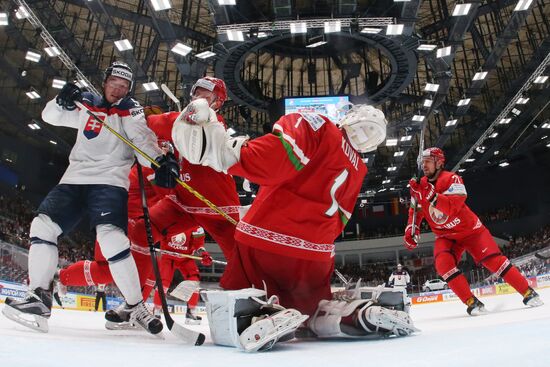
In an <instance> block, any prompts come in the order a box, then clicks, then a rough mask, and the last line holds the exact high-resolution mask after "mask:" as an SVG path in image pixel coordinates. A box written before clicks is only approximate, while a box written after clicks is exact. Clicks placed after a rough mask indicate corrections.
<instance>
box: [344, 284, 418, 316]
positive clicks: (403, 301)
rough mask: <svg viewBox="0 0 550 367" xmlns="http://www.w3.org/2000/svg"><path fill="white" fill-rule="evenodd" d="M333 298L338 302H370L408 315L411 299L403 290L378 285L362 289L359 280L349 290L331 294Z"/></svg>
mask: <svg viewBox="0 0 550 367" xmlns="http://www.w3.org/2000/svg"><path fill="white" fill-rule="evenodd" d="M333 298H334V299H338V300H356V299H363V300H371V301H373V302H374V303H376V304H377V305H379V306H383V307H386V308H389V309H392V310H398V311H404V312H406V313H409V311H410V308H411V299H410V298H409V297H408V296H407V290H406V289H404V288H390V287H384V286H383V285H380V286H378V287H363V286H361V280H359V281H358V282H357V284H356V285H355V286H354V287H353V288H350V289H346V290H344V291H340V292H336V293H333Z"/></svg>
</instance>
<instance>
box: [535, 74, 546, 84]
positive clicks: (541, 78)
mask: <svg viewBox="0 0 550 367" xmlns="http://www.w3.org/2000/svg"><path fill="white" fill-rule="evenodd" d="M547 80H548V76H546V75H541V76H538V77H537V78H536V79H535V80H534V81H533V83H537V84H543V83H546V81H547Z"/></svg>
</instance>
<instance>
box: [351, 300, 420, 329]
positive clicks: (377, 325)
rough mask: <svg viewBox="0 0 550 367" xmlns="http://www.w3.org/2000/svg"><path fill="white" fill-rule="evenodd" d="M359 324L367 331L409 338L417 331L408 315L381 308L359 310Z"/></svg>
mask: <svg viewBox="0 0 550 367" xmlns="http://www.w3.org/2000/svg"><path fill="white" fill-rule="evenodd" d="M358 320H359V323H360V324H361V326H362V327H363V328H364V329H365V330H369V331H370V332H372V333H382V334H385V335H388V334H394V335H395V336H407V335H411V334H412V333H414V332H418V331H420V330H419V329H417V328H416V327H415V326H414V324H413V321H412V319H411V317H410V316H409V314H408V313H406V312H403V311H397V310H390V309H389V308H385V307H381V306H373V305H370V306H364V307H363V308H362V309H361V310H359V316H358Z"/></svg>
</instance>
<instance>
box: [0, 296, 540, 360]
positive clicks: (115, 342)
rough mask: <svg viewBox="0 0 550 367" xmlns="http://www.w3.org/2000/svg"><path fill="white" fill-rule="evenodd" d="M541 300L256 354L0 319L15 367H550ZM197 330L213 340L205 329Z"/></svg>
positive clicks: (452, 307)
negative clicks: (412, 330) (382, 335)
mask: <svg viewBox="0 0 550 367" xmlns="http://www.w3.org/2000/svg"><path fill="white" fill-rule="evenodd" d="M539 293H540V294H541V296H542V298H543V300H544V301H545V302H546V304H545V305H544V306H542V307H539V308H533V309H530V308H526V307H524V306H523V304H522V302H521V297H520V296H519V295H518V294H511V295H503V296H493V297H485V298H483V299H482V300H483V302H484V303H485V304H486V306H487V308H488V309H489V310H491V311H492V312H491V313H490V314H488V315H484V316H479V317H470V316H468V315H467V314H466V312H465V307H464V305H462V304H461V303H460V302H445V303H437V304H424V305H415V306H413V309H412V316H413V319H414V321H415V324H416V326H417V327H418V328H420V329H421V330H422V332H421V333H419V334H417V335H414V336H411V337H405V338H392V339H387V340H377V341H294V342H290V343H284V344H277V345H276V347H275V349H274V350H272V351H270V352H267V353H255V354H246V353H243V352H240V351H238V350H236V349H233V348H226V347H219V346H215V345H212V344H211V342H210V340H209V338H208V337H207V340H206V342H205V344H204V345H203V346H200V347H192V346H185V345H183V344H181V343H180V342H179V341H178V340H176V339H175V338H174V337H173V336H172V335H171V334H170V332H169V331H168V330H165V331H163V333H164V337H165V340H160V339H157V338H155V337H152V336H149V335H147V334H145V333H144V332H136V331H108V330H105V329H104V327H103V324H104V322H103V313H94V312H84V311H68V310H58V309H55V310H54V311H53V314H52V317H51V319H50V324H49V325H50V332H49V333H48V334H42V333H38V332H35V331H33V330H29V329H26V328H25V327H23V326H19V325H18V324H15V323H13V322H11V321H10V320H8V319H6V318H5V317H3V316H0V361H1V366H10V367H14V366H17V367H20V366H43V367H46V366H55V367H64V366H101V367H110V366H130V367H134V366H136V367H137V366H148V367H169V366H179V367H186V366H197V367H198V366H207V367H222V366H223V367H225V366H227V367H229V366H239V367H240V366H243V367H244V366H253V367H269V366H276V367H286V366H299V367H305V366H318V367H324V366H333V367H334V366H338V367H348V366H365V367H383V366H402V367H412V366H423V367H425V366H438V367H439V366H441V367H444V366H445V367H447V366H449V367H450V366H457V367H474V366H488V367H508V366H510V367H512V366H513V367H519V366H528V367H531V366H541V367H542V366H545V367H548V366H550V288H547V289H540V290H539ZM0 307H4V305H3V304H2V305H0ZM176 320H178V319H177V317H176ZM179 320H180V321H181V319H179ZM181 322H182V323H183V321H181ZM203 324H204V321H203ZM197 328H200V329H201V330H203V331H204V332H206V333H207V330H208V327H207V326H206V325H201V326H197ZM207 335H208V334H207Z"/></svg>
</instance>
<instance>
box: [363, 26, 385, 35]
mask: <svg viewBox="0 0 550 367" xmlns="http://www.w3.org/2000/svg"><path fill="white" fill-rule="evenodd" d="M380 32H382V28H370V27H365V28H363V29H361V33H368V34H377V33H380Z"/></svg>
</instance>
